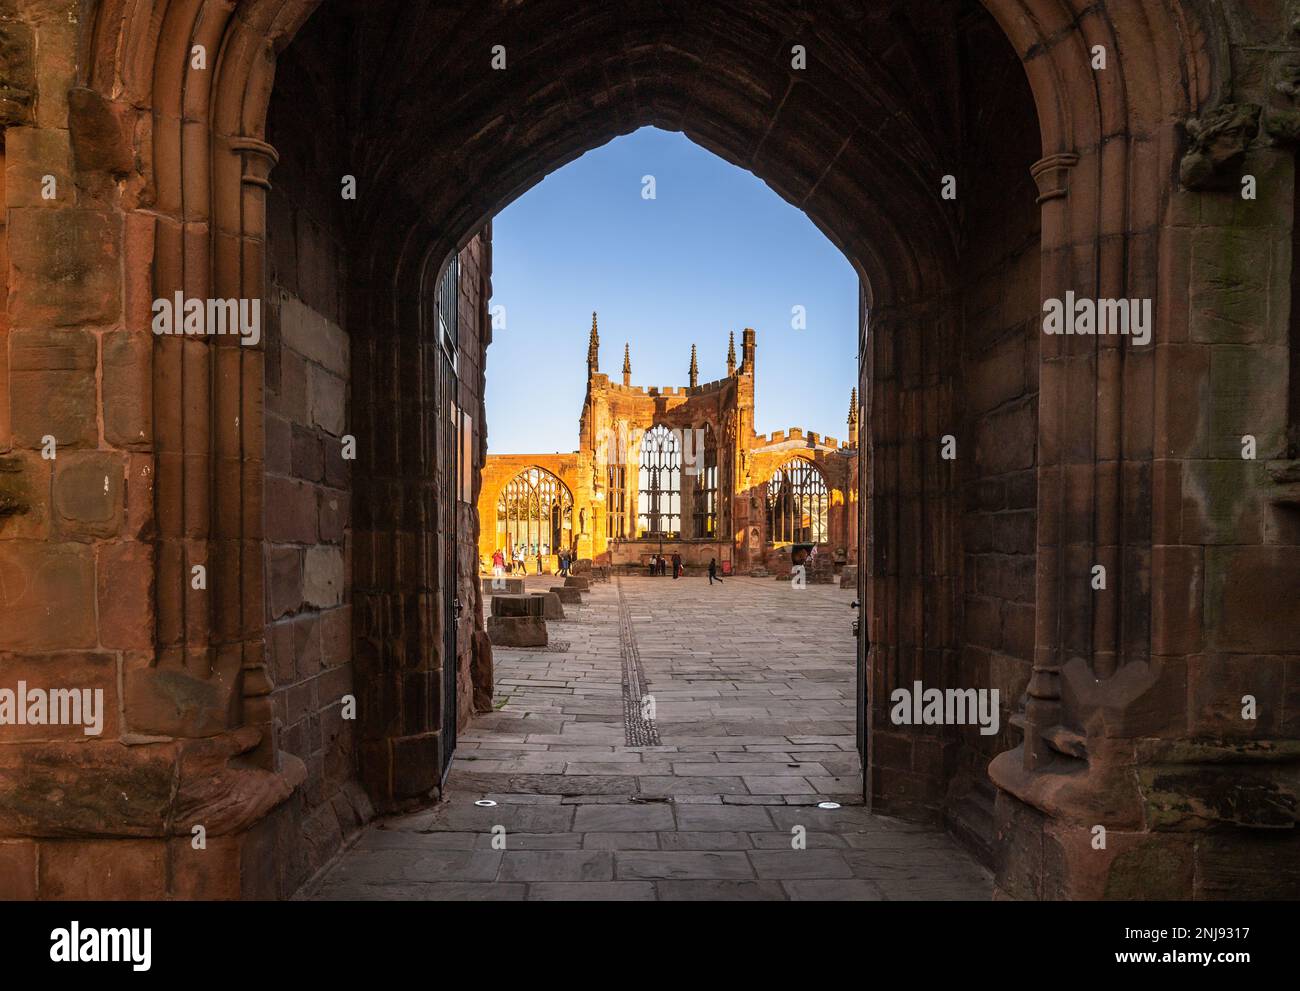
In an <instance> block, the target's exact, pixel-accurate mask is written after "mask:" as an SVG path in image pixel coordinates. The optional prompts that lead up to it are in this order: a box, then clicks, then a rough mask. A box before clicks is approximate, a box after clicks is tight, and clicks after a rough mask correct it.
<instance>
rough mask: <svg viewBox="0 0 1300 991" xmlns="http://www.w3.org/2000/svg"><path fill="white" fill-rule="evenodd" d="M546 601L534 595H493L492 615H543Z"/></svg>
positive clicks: (500, 616)
mask: <svg viewBox="0 0 1300 991" xmlns="http://www.w3.org/2000/svg"><path fill="white" fill-rule="evenodd" d="M545 613H546V603H545V602H544V601H542V600H541V599H539V598H538V597H537V596H536V595H528V594H524V595H499V594H498V595H494V596H492V615H493V616H496V617H498V618H502V619H504V618H508V617H514V616H545Z"/></svg>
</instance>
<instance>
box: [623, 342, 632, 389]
mask: <svg viewBox="0 0 1300 991" xmlns="http://www.w3.org/2000/svg"><path fill="white" fill-rule="evenodd" d="M623 384H624V385H631V384H632V352H631V350H630V349H629V347H628V345H626V344H624V345H623Z"/></svg>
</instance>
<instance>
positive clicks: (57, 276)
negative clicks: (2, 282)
mask: <svg viewBox="0 0 1300 991" xmlns="http://www.w3.org/2000/svg"><path fill="white" fill-rule="evenodd" d="M121 250H122V221H121V217H120V216H118V215H116V214H108V213H100V212H97V211H95V210H82V209H76V208H72V207H64V208H63V209H59V210H51V209H48V208H45V207H22V208H18V209H10V211H9V265H10V269H9V271H10V282H9V307H10V309H9V312H10V317H11V318H12V320H13V326H14V327H72V326H76V325H78V324H109V323H113V322H115V321H116V320H117V319H118V318H119V317H120V315H121V312H122V299H121V290H122V273H121V262H120V257H121Z"/></svg>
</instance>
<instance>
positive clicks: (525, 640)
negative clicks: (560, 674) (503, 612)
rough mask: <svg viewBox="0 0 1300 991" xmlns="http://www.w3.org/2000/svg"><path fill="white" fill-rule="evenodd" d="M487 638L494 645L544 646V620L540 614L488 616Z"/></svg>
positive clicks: (546, 641)
mask: <svg viewBox="0 0 1300 991" xmlns="http://www.w3.org/2000/svg"><path fill="white" fill-rule="evenodd" d="M487 634H488V639H490V640H491V641H492V644H493V646H496V647H545V646H546V644H547V643H548V639H547V635H546V620H544V619H543V618H542V617H541V616H489V617H488V620H487Z"/></svg>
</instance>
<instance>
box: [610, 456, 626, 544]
mask: <svg viewBox="0 0 1300 991" xmlns="http://www.w3.org/2000/svg"><path fill="white" fill-rule="evenodd" d="M605 482H606V484H605V500H606V501H605V510H606V514H605V534H606V536H608V537H609V539H610V540H621V539H622V538H624V537H626V536H627V466H626V465H610V466H609V468H608V469H607V471H606V479H605Z"/></svg>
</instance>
